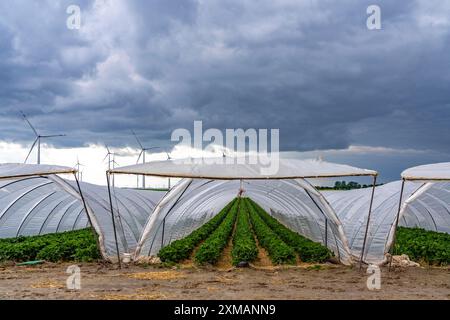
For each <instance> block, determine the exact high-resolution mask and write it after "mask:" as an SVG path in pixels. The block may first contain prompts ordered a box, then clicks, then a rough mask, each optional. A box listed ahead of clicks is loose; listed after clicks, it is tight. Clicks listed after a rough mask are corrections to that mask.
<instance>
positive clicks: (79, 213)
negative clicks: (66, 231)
mask: <svg viewBox="0 0 450 320" xmlns="http://www.w3.org/2000/svg"><path fill="white" fill-rule="evenodd" d="M83 212H84V214H85V215H86V216H87V213H86V212H85V209H84V208H81V209H80V212H78V214H77V217H76V218H75V221H74V223H73V225H72V230H75V228H76V225H77V223H78V222H79V221H80V220H81V219H80V217H82V214H83ZM86 220H87V222H88V225H91V223H90V222H89V219H86Z"/></svg>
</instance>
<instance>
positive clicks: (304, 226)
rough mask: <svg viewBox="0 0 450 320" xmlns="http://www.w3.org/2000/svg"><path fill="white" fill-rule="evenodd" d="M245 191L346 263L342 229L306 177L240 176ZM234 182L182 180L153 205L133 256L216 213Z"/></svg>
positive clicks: (235, 189)
mask: <svg viewBox="0 0 450 320" xmlns="http://www.w3.org/2000/svg"><path fill="white" fill-rule="evenodd" d="M242 186H243V189H245V195H246V196H248V197H250V198H252V199H253V200H255V201H256V202H258V203H259V204H260V205H261V206H262V207H264V208H265V209H266V210H267V211H268V212H269V213H270V214H272V215H273V216H275V217H276V218H278V219H279V220H280V221H281V222H282V223H284V224H285V225H286V226H288V227H289V228H291V229H292V230H295V231H297V232H299V233H300V234H302V235H304V236H306V237H308V238H310V239H312V240H314V241H317V242H320V243H322V244H324V245H327V246H328V247H329V248H330V249H331V250H333V251H334V252H335V254H336V256H337V257H338V258H339V259H340V260H341V262H343V263H345V264H350V263H351V260H352V258H351V255H350V251H349V250H348V244H347V240H346V237H345V234H344V229H343V227H342V225H341V224H340V222H339V219H338V218H337V216H336V215H335V213H334V211H333V209H332V208H331V207H330V206H329V205H328V203H327V202H326V201H325V199H324V198H323V197H322V195H321V194H320V193H319V192H317V190H315V189H314V188H313V187H312V186H311V185H310V184H309V183H308V182H307V181H306V180H303V179H295V180H276V181H275V180H264V181H263V180H244V181H243V182H242ZM240 187H241V185H240V182H239V181H235V180H233V181H230V180H203V179H196V180H193V179H184V180H182V181H181V182H180V183H179V184H178V185H177V186H176V187H175V188H174V189H172V190H171V191H170V192H169V193H168V194H167V195H166V197H164V198H163V199H162V200H161V202H160V203H159V204H158V206H157V207H156V208H155V211H154V212H153V214H152V216H151V217H150V219H149V221H148V223H147V224H146V226H145V227H144V231H143V234H142V237H141V239H140V241H139V245H138V247H137V250H136V258H138V259H139V258H142V257H146V256H153V255H156V254H157V253H158V251H159V250H160V249H161V248H162V247H164V246H166V245H168V244H169V243H171V242H172V241H174V240H177V239H181V238H183V237H185V236H186V235H188V234H189V233H191V232H192V231H193V230H195V229H197V228H198V227H200V226H201V225H203V224H204V223H205V222H207V221H208V220H210V219H211V218H212V217H213V216H214V215H216V214H217V213H218V212H219V211H220V210H221V209H222V208H223V207H224V206H225V205H226V204H227V203H228V202H230V201H231V200H232V199H233V198H235V197H236V196H237V195H238V193H239V190H240Z"/></svg>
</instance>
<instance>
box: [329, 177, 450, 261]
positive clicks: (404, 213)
mask: <svg viewBox="0 0 450 320" xmlns="http://www.w3.org/2000/svg"><path fill="white" fill-rule="evenodd" d="M401 183H402V182H401V181H395V182H391V183H388V184H386V185H383V186H380V187H377V188H376V191H375V197H374V204H373V210H372V215H371V220H370V224H369V230H368V236H367V243H366V248H365V253H364V261H365V262H367V263H374V264H381V263H383V262H385V261H386V253H387V252H388V251H389V249H390V246H391V244H392V240H393V236H394V229H395V220H396V216H397V212H398V207H399V201H400V190H401ZM323 194H324V195H325V197H326V198H327V200H328V201H329V203H330V205H331V206H332V207H333V208H334V210H335V211H336V213H337V215H338V217H339V219H340V221H341V222H342V225H343V226H344V230H345V234H346V236H347V239H348V243H349V248H350V251H351V252H352V254H353V255H354V256H359V255H360V254H361V250H362V246H363V241H364V234H365V226H366V223H367V212H368V208H369V203H370V195H371V190H370V188H368V189H358V190H349V191H329V192H323ZM403 200H404V202H403V204H402V209H401V212H400V220H399V225H401V226H405V227H419V228H423V229H426V230H431V231H438V232H447V233H450V183H443V182H439V183H417V182H416V183H414V182H407V183H406V184H405V189H404V193H403Z"/></svg>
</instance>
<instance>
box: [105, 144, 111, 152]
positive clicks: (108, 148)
mask: <svg viewBox="0 0 450 320" xmlns="http://www.w3.org/2000/svg"><path fill="white" fill-rule="evenodd" d="M105 148H106V150H107V151H108V154H110V153H111V151H109V148H108V146H107V145H106V144H105Z"/></svg>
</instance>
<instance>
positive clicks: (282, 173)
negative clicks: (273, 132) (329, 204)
mask: <svg viewBox="0 0 450 320" xmlns="http://www.w3.org/2000/svg"><path fill="white" fill-rule="evenodd" d="M249 162H250V160H249V159H245V158H204V159H203V158H198V159H178V160H166V161H155V162H148V163H144V164H137V165H132V166H126V167H120V168H116V169H113V170H110V173H113V174H139V175H149V176H160V177H177V178H193V179H217V180H233V179H238V180H239V179H246V180H249V179H296V178H321V177H343V176H369V175H377V172H376V171H373V170H367V169H360V168H356V167H351V166H348V165H342V164H336V163H330V162H325V161H321V160H311V159H310V160H298V159H279V164H278V165H279V166H278V170H277V172H276V173H275V174H265V173H264V172H265V170H266V169H267V168H268V166H264V165H262V164H260V163H257V164H251V163H249Z"/></svg>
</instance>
